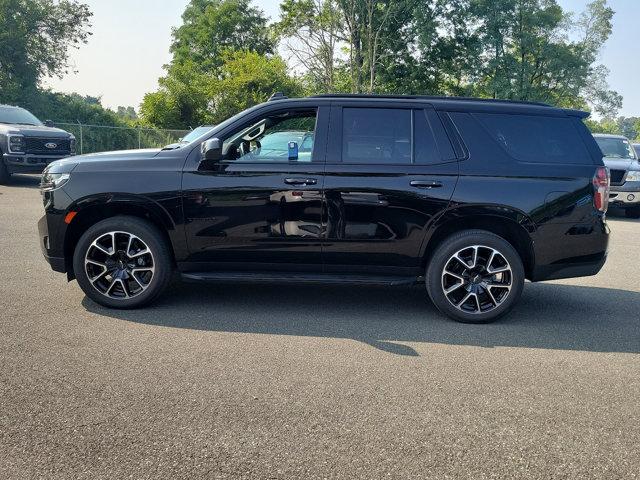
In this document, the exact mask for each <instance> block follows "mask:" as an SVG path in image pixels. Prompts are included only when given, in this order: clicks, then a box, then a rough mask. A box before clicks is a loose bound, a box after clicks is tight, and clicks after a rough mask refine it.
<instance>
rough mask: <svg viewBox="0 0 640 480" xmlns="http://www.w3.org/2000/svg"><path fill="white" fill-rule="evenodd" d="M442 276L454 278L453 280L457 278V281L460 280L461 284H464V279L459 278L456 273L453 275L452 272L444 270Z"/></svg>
mask: <svg viewBox="0 0 640 480" xmlns="http://www.w3.org/2000/svg"><path fill="white" fill-rule="evenodd" d="M444 274H445V275H449V276H451V277H454V278H457V279H458V280H460V281H461V282H464V278H462V276H461V275H458V274H457V273H453V272H452V271H450V270H445V271H444Z"/></svg>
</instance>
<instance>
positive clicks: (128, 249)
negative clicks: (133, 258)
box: [125, 235, 136, 257]
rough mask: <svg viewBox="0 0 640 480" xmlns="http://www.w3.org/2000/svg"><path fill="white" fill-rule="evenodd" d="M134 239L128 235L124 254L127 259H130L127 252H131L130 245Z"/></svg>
mask: <svg viewBox="0 0 640 480" xmlns="http://www.w3.org/2000/svg"><path fill="white" fill-rule="evenodd" d="M134 238H136V237H135V236H133V235H129V241H128V242H127V249H126V250H125V253H126V254H127V256H128V257H130V255H129V252H131V243H132V242H133V239H134Z"/></svg>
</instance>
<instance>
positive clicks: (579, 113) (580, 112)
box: [564, 108, 591, 120]
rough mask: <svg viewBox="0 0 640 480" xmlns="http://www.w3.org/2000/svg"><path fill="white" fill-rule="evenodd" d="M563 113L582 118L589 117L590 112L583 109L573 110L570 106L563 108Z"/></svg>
mask: <svg viewBox="0 0 640 480" xmlns="http://www.w3.org/2000/svg"><path fill="white" fill-rule="evenodd" d="M564 113H566V114H567V115H569V116H570V117H578V118H581V119H583V120H584V119H585V118H589V115H591V113H590V112H585V111H583V110H573V109H571V108H565V109H564Z"/></svg>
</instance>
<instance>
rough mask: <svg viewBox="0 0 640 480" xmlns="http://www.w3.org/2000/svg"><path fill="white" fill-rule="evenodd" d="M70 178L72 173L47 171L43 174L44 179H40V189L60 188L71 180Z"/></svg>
mask: <svg viewBox="0 0 640 480" xmlns="http://www.w3.org/2000/svg"><path fill="white" fill-rule="evenodd" d="M69 178H71V174H70V173H48V172H45V173H43V174H42V179H41V180H40V191H42V192H50V191H51V190H55V189H56V188H60V187H61V186H63V185H64V184H65V183H67V182H68V181H69Z"/></svg>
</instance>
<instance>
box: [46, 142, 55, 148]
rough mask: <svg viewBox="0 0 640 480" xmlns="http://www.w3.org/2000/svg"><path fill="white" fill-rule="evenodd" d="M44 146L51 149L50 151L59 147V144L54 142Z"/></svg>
mask: <svg viewBox="0 0 640 480" xmlns="http://www.w3.org/2000/svg"><path fill="white" fill-rule="evenodd" d="M44 146H45V147H47V148H49V149H54V148H57V147H58V144H57V143H53V142H49V143H45V144H44Z"/></svg>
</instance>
